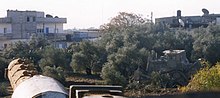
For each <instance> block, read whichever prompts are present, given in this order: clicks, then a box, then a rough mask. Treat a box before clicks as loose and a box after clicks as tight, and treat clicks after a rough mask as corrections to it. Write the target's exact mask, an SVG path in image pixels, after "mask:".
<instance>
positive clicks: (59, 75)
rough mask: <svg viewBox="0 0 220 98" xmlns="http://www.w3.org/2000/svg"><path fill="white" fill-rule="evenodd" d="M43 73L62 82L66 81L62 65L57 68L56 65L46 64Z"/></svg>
mask: <svg viewBox="0 0 220 98" xmlns="http://www.w3.org/2000/svg"><path fill="white" fill-rule="evenodd" d="M43 75H45V76H48V77H51V78H54V79H56V80H58V81H59V82H61V83H64V82H65V76H64V72H63V69H62V68H61V67H57V68H56V67H50V66H45V67H44V70H43Z"/></svg>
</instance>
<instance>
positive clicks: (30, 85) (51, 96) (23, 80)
mask: <svg viewBox="0 0 220 98" xmlns="http://www.w3.org/2000/svg"><path fill="white" fill-rule="evenodd" d="M37 73H38V72H37V70H36V69H35V68H34V67H33V66H31V65H29V63H28V62H27V61H25V60H22V59H15V60H13V61H11V62H10V64H9V66H8V73H7V74H8V79H9V81H10V84H11V86H12V88H13V90H14V92H13V94H12V98H67V95H68V94H67V92H66V90H65V89H64V87H63V85H62V84H60V83H59V82H58V81H56V80H55V79H53V78H50V77H47V76H42V75H37Z"/></svg>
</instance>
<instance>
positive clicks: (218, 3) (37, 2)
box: [0, 0, 220, 29]
mask: <svg viewBox="0 0 220 98" xmlns="http://www.w3.org/2000/svg"><path fill="white" fill-rule="evenodd" d="M202 8H207V9H208V10H209V12H210V13H220V0H0V17H5V16H6V10H8V9H10V10H16V9H17V10H22V11H24V10H35V11H44V12H45V14H51V15H53V16H59V17H66V18H67V24H65V25H64V28H65V29H70V28H74V27H75V28H89V27H96V28H98V27H99V26H100V25H102V24H104V23H107V22H109V20H110V19H111V18H112V17H114V16H116V15H117V14H118V12H129V13H135V14H142V15H143V17H144V18H150V16H149V15H150V13H151V12H153V14H154V16H153V17H154V18H157V17H165V16H175V15H176V11H177V10H181V11H182V15H183V16H185V15H202V14H203V13H202V11H201V9H202Z"/></svg>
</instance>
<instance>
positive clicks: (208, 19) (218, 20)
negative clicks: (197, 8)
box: [155, 9, 220, 28]
mask: <svg viewBox="0 0 220 98" xmlns="http://www.w3.org/2000/svg"><path fill="white" fill-rule="evenodd" d="M202 12H203V13H204V14H203V15H201V16H199V15H198V16H182V15H181V11H180V10H178V11H177V16H171V17H162V18H156V19H155V23H156V24H160V25H169V26H170V27H171V28H176V27H184V28H198V27H201V26H203V27H207V26H208V25H209V24H215V25H220V14H209V11H208V10H207V9H202Z"/></svg>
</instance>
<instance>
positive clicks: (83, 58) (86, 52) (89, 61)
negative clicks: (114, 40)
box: [71, 42, 106, 72]
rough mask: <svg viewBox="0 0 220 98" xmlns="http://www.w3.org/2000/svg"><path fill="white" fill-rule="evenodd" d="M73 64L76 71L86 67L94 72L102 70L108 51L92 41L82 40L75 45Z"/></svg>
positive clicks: (83, 69)
mask: <svg viewBox="0 0 220 98" xmlns="http://www.w3.org/2000/svg"><path fill="white" fill-rule="evenodd" d="M73 49H74V52H73V55H72V62H71V66H72V68H73V70H75V71H76V72H81V71H85V70H86V69H87V70H88V69H89V70H91V71H93V72H101V69H102V65H103V64H104V62H105V61H106V52H105V50H104V49H103V48H101V47H98V46H95V45H93V44H92V43H90V42H81V43H80V44H79V45H76V46H75V47H73Z"/></svg>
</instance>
